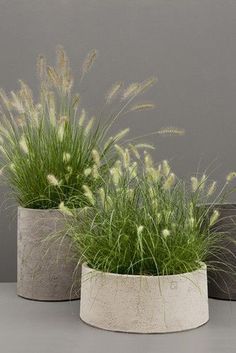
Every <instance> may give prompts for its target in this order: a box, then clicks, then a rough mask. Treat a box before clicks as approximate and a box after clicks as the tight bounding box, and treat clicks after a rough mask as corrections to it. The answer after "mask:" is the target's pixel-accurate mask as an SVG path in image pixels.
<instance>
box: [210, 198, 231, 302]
mask: <svg viewBox="0 0 236 353" xmlns="http://www.w3.org/2000/svg"><path fill="white" fill-rule="evenodd" d="M209 206H210V205H208V207H209ZM204 207H207V205H204ZM213 208H214V209H217V210H218V211H219V213H220V216H219V220H218V221H217V223H216V224H215V225H214V227H213V230H214V231H215V232H222V233H225V234H223V236H222V239H221V243H220V248H219V251H218V252H217V254H216V255H214V256H211V257H209V259H208V260H209V263H212V266H213V267H214V270H211V269H210V267H209V269H208V294H209V297H210V298H216V299H225V300H236V204H216V205H214V207H213Z"/></svg>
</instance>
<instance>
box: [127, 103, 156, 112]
mask: <svg viewBox="0 0 236 353" xmlns="http://www.w3.org/2000/svg"><path fill="white" fill-rule="evenodd" d="M154 108H155V104H152V103H142V104H136V105H134V106H133V107H131V108H130V110H129V111H130V112H134V111H141V110H149V109H154Z"/></svg>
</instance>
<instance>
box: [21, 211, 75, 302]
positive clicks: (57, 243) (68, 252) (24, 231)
mask: <svg viewBox="0 0 236 353" xmlns="http://www.w3.org/2000/svg"><path fill="white" fill-rule="evenodd" d="M72 259H73V250H72V244H71V241H70V238H69V237H68V236H67V235H66V233H65V216H64V215H62V214H61V213H60V212H59V211H58V210H37V209H28V208H22V207H19V208H18V222H17V294H18V295H19V296H21V297H24V298H27V299H32V300H43V301H61V300H70V299H71V300H72V299H79V297H80V268H76V262H75V261H73V260H72ZM75 278H76V280H75Z"/></svg>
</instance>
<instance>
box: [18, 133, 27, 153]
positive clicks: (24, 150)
mask: <svg viewBox="0 0 236 353" xmlns="http://www.w3.org/2000/svg"><path fill="white" fill-rule="evenodd" d="M19 144H20V147H21V149H22V151H23V152H24V153H26V154H28V153H29V149H28V146H27V142H26V140H25V137H24V136H22V137H21V139H20V142H19Z"/></svg>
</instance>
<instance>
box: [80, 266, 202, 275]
mask: <svg viewBox="0 0 236 353" xmlns="http://www.w3.org/2000/svg"><path fill="white" fill-rule="evenodd" d="M82 268H85V269H89V270H91V271H93V272H97V273H98V274H102V275H106V276H110V277H120V278H125V277H128V278H138V277H141V278H154V279H156V278H167V279H168V278H169V279H174V277H180V276H186V275H190V274H193V273H195V272H198V271H200V270H206V269H207V265H206V264H205V263H204V262H200V267H199V268H198V269H196V270H194V271H191V272H183V273H178V274H175V275H129V274H125V273H123V274H120V273H112V272H103V271H100V270H96V269H94V268H92V267H89V266H88V265H87V263H86V262H84V263H83V264H82Z"/></svg>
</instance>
